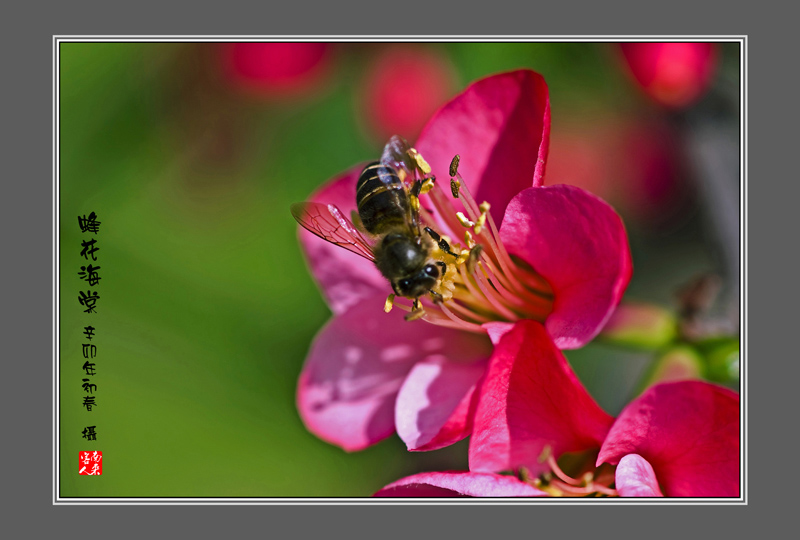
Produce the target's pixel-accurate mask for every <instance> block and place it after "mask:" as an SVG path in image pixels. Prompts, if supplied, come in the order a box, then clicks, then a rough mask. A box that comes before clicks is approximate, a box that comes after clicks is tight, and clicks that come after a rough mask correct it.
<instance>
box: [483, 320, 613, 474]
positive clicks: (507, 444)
mask: <svg viewBox="0 0 800 540" xmlns="http://www.w3.org/2000/svg"><path fill="white" fill-rule="evenodd" d="M479 392H480V398H479V401H478V407H477V410H476V412H475V422H474V427H473V430H472V440H471V441H470V447H469V467H470V470H472V471H478V472H497V471H505V470H511V469H514V468H517V467H521V466H524V467H526V468H528V470H529V471H530V473H531V474H534V475H536V474H538V473H540V472H543V471H544V470H547V469H548V468H549V467H548V465H547V464H546V463H544V464H543V463H540V462H539V457H540V456H541V455H542V452H543V451H544V449H545V447H547V446H549V447H550V448H551V451H552V453H553V455H554V456H555V457H556V458H557V457H558V456H559V455H560V454H562V453H564V452H578V451H583V450H589V449H592V448H599V447H600V444H601V443H602V441H603V439H604V437H605V435H606V433H607V432H608V429H609V427H610V426H611V424H612V422H613V421H614V419H613V418H612V417H611V416H609V415H608V414H606V413H605V412H604V411H603V410H602V409H601V408H600V407H599V406H598V405H597V403H596V402H595V401H594V400H593V399H592V397H591V396H590V395H589V394H588V393H587V392H586V389H585V388H584V387H583V385H581V383H580V381H579V380H578V378H577V376H576V375H575V373H574V372H573V371H572V369H571V368H570V367H569V364H567V361H566V359H565V358H564V356H563V355H562V354H561V351H559V350H558V349H557V348H556V347H555V345H554V344H553V342H552V340H551V339H550V336H549V335H548V333H547V331H546V330H545V328H544V327H543V326H542V325H541V324H539V323H537V322H535V321H530V320H522V321H519V322H517V323H516V325H514V328H513V329H512V330H511V331H509V332H507V333H506V334H505V335H504V336H503V337H502V338H501V339H500V342H499V344H498V345H497V346H496V347H495V350H494V354H493V355H492V358H491V360H489V368H488V369H487V372H486V375H485V378H484V382H483V383H482V384H481V387H480V389H479Z"/></svg>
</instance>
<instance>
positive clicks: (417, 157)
mask: <svg viewBox="0 0 800 540" xmlns="http://www.w3.org/2000/svg"><path fill="white" fill-rule="evenodd" d="M408 155H409V156H411V157H412V158H413V159H414V161H415V162H416V164H417V168H418V169H419V170H420V171H422V172H423V174H426V175H427V174H431V166H430V165H428V162H427V161H425V159H424V158H423V157H422V154H420V153H419V152H417V149H416V148H409V149H408Z"/></svg>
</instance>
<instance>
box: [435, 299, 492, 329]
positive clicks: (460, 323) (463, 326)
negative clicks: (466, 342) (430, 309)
mask: <svg viewBox="0 0 800 540" xmlns="http://www.w3.org/2000/svg"><path fill="white" fill-rule="evenodd" d="M438 307H439V309H441V310H442V313H444V314H445V315H447V317H448V318H449V319H451V320H452V321H454V322H455V323H457V324H458V326H459V328H461V329H463V330H469V331H471V332H483V327H482V326H481V325H479V324H475V323H471V322H468V321H465V320H464V319H460V318H459V317H457V316H456V315H455V314H454V313H453V312H452V311H450V310H449V309H448V308H447V306H445V305H444V304H440V305H439V306H438Z"/></svg>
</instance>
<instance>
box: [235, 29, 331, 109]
mask: <svg viewBox="0 0 800 540" xmlns="http://www.w3.org/2000/svg"><path fill="white" fill-rule="evenodd" d="M331 49H332V45H331V44H330V43H272V42H271V43H223V44H222V45H221V60H222V64H223V68H224V70H225V73H226V74H227V76H228V78H229V79H230V81H231V82H232V83H233V84H235V85H236V86H237V87H239V88H241V89H242V90H244V91H246V92H249V93H251V94H253V95H257V96H261V97H268V98H286V97H294V96H297V95H298V94H304V93H308V92H310V91H312V90H313V89H314V87H315V86H316V85H318V83H319V82H320V81H321V80H323V79H324V77H325V75H326V74H327V72H328V71H329V64H330V60H331V56H332V51H331Z"/></svg>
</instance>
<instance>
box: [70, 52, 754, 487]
mask: <svg viewBox="0 0 800 540" xmlns="http://www.w3.org/2000/svg"><path fill="white" fill-rule="evenodd" d="M637 45H638V46H637ZM59 47H60V50H59V61H60V63H59V81H58V83H59V92H60V94H59V111H58V115H59V117H58V118H59V128H60V131H59V135H60V148H59V173H60V179H59V192H58V208H59V211H60V219H59V223H58V232H59V247H60V259H59V261H58V265H59V270H60V276H59V284H60V313H59V316H60V321H59V323H60V325H59V331H60V341H59V351H60V381H58V382H59V388H60V403H59V422H60V468H61V469H60V473H61V476H60V488H61V492H60V495H61V496H62V497H352V496H358V497H365V496H369V495H371V494H372V493H374V492H375V491H377V490H378V489H380V488H381V487H383V486H384V485H385V484H387V483H389V482H391V481H393V480H395V479H397V478H399V477H402V476H406V475H409V474H413V473H415V472H420V471H424V470H447V469H465V468H466V467H467V441H462V442H461V443H459V444H457V445H454V446H453V447H450V448H446V449H443V450H438V451H435V452H427V453H409V452H407V451H406V450H405V447H404V445H403V444H402V442H401V441H400V440H399V439H398V438H397V437H396V436H393V437H390V438H389V439H387V440H385V441H383V442H382V443H380V444H377V445H376V446H374V447H372V448H370V449H367V450H365V451H362V452H358V453H353V454H348V453H345V452H344V451H342V450H341V449H339V448H337V447H334V446H331V445H329V444H327V443H325V442H323V441H321V440H319V439H317V438H316V437H314V436H313V435H311V434H310V433H308V432H307V431H306V429H305V428H304V426H303V424H302V422H301V421H300V419H299V416H298V413H297V411H296V408H295V402H294V400H295V387H296V383H297V378H298V375H299V373H300V370H301V368H302V365H303V361H304V358H305V355H306V352H307V351H308V348H309V346H310V343H311V340H312V339H313V337H314V335H315V334H316V332H317V331H318V330H319V328H320V327H321V326H322V325H323V324H324V323H325V322H326V320H327V319H328V318H329V316H330V312H329V311H328V308H327V307H326V305H325V303H324V301H323V300H322V297H321V295H320V293H319V291H318V290H317V288H316V286H315V284H314V282H313V280H312V279H311V277H310V275H309V273H308V271H307V269H306V266H305V262H304V259H303V255H302V253H301V251H300V249H299V245H298V242H297V238H296V235H297V226H296V224H295V221H294V220H293V219H292V217H291V214H290V213H289V206H290V204H291V203H293V202H298V201H302V200H304V199H306V198H307V196H308V195H309V194H310V193H311V192H312V191H313V190H315V189H316V188H318V187H319V186H320V185H321V184H322V183H323V182H325V181H327V180H328V179H330V178H332V177H333V176H335V175H336V174H338V173H340V172H342V171H344V170H345V169H347V168H349V167H351V166H353V165H354V164H356V163H358V162H362V161H367V160H372V159H375V158H377V157H378V156H379V154H380V151H381V149H382V147H383V145H384V143H385V142H386V140H387V139H388V137H389V136H390V135H392V134H395V133H396V134H399V135H402V136H404V137H406V138H407V139H408V140H409V141H413V140H414V139H415V138H416V136H417V135H418V133H419V131H420V129H421V128H422V126H423V125H424V124H425V122H426V121H427V120H428V119H429V118H430V116H431V115H432V113H433V112H434V111H435V110H436V109H437V108H438V107H439V106H441V105H443V104H444V103H445V102H446V101H447V100H449V99H450V98H452V97H453V96H454V95H456V94H457V93H458V92H460V91H461V90H462V89H463V88H464V87H465V86H466V85H467V84H469V83H470V82H472V81H474V80H476V79H478V78H481V77H484V76H486V75H490V74H492V73H497V72H500V71H506V70H511V69H518V68H530V69H534V70H536V71H538V72H540V73H541V74H543V75H544V77H545V79H546V81H547V83H548V85H549V88H550V100H551V109H552V134H551V144H550V156H549V159H548V165H547V173H546V177H545V181H546V183H548V184H558V183H569V184H575V185H578V186H580V187H583V188H585V189H588V190H589V191H592V192H594V193H596V194H597V195H599V196H601V197H602V198H604V199H606V200H607V201H608V202H610V203H611V204H612V205H613V206H614V207H615V208H616V209H617V211H618V212H619V213H620V214H621V215H622V217H623V219H624V221H625V224H626V227H627V229H628V233H629V237H630V243H631V249H632V253H633V260H634V275H633V279H632V282H631V284H630V287H629V288H628V291H627V293H626V296H625V300H626V301H641V302H648V303H652V304H655V305H658V306H660V307H662V308H664V309H665V310H666V313H671V314H675V313H683V314H684V315H686V314H687V313H689V311H691V309H692V306H694V304H697V303H698V302H699V303H700V304H701V306H700V308H697V309H695V312H698V311H702V312H703V314H705V315H708V316H709V320H711V321H712V322H713V323H714V324H716V325H717V326H719V327H720V328H723V330H722V334H724V335H725V336H727V337H726V338H725V339H723V340H722V341H719V340H717V341H714V342H713V343H714V344H713V345H708V344H707V343H706V344H705V345H703V346H698V347H695V348H694V349H693V352H690V354H689V355H688V356H690V357H691V356H692V354H695V353H698V351H699V353H698V354H700V356H702V357H703V359H702V360H703V361H704V362H706V364H703V365H704V366H705V367H704V368H703V370H705V371H703V375H704V376H706V378H710V379H712V380H717V381H718V382H722V383H724V384H728V385H730V386H732V387H734V388H738V338H736V337H735V336H736V332H737V329H736V323H737V322H738V291H739V286H738V283H739V200H740V196H739V193H740V185H739V121H740V118H739V113H740V109H739V99H740V96H739V77H740V67H741V66H740V44H739V43H735V42H733V43H695V44H677V43H676V44H671V45H670V46H669V47H663V46H661V45H660V44H646V45H642V44H631V43H629V44H624V45H623V46H620V44H616V43H344V42H340V43H238V44H236V43H211V42H205V43H177V42H175V43H97V42H87V43H78V42H62V43H60V45H59ZM90 212H95V213H96V215H97V220H98V221H99V222H100V223H101V225H100V228H99V231H98V232H97V234H95V235H92V234H90V233H82V232H81V230H80V228H79V225H78V223H76V217H78V216H85V215H88V214H89V213H90ZM91 238H94V239H96V244H95V245H94V247H96V248H99V250H98V251H96V252H95V257H96V258H97V261H96V262H95V261H91V260H90V261H89V263H91V264H93V265H95V266H99V267H100V268H99V270H97V272H98V274H97V275H98V276H99V277H100V278H101V280H100V281H99V282H97V283H96V284H95V285H94V286H90V285H89V283H87V282H86V281H81V279H80V277H79V276H78V272H79V271H80V269H81V268H80V267H81V266H85V265H87V264H88V263H87V261H86V260H85V259H84V257H82V256H81V250H82V246H81V242H82V241H85V240H89V239H91ZM708 274H712V275H713V276H714V277H713V278H708V279H706V281H703V282H700V283H706V286H705V287H704V286H699V288H698V287H696V288H695V293H694V295H693V296H692V295H691V294H690V295H689V296H690V298H689V299H688V300H687V296H686V294H684V295H683V296H680V295H677V292H678V291H680V290H684V291H685V290H686V289H685V286H686V284H687V283H691V282H692V280H694V279H695V278H696V277H697V276H701V275H708ZM709 279H710V283H711V284H712V285H713V286H712V287H711V288H713V289H715V290H716V291H718V293H719V294H717V295H716V296H714V295H710V300H708V301H707V302H705V303H704V302H703V301H698V300H697V297H698V296H700V297H703V295H704V293H705V292H707V289H708V288H709V286H707V284H708V283H709ZM87 290H92V291H95V292H97V293H99V296H100V297H99V298H98V300H97V303H96V304H95V307H96V311H97V312H96V313H92V314H87V313H84V311H83V310H84V309H85V307H84V306H82V305H81V304H80V303H79V301H78V295H79V292H80V291H87ZM698 291H699V292H698ZM681 298H682V300H681ZM701 300H702V298H701ZM692 302H694V304H692ZM687 310H688V311H687ZM694 314H696V313H690V315H694ZM685 318H686V317H684V319H685ZM87 325H92V326H93V327H94V328H95V330H94V333H95V336H94V337H93V339H92V341H91V344H93V345H95V346H96V357H95V358H94V359H92V360H90V361H93V362H94V363H95V364H96V367H95V370H96V374H95V375H93V376H92V377H91V381H90V382H91V383H92V384H95V385H96V387H95V388H94V389H93V390H94V391H93V393H92V395H93V396H94V397H95V406H94V407H93V409H92V411H91V412H89V411H87V410H86V408H85V407H84V406H83V404H82V403H83V399H84V397H85V396H87V395H88V394H87V392H86V391H85V390H84V388H83V387H82V379H84V378H86V377H87V376H86V374H85V372H84V371H83V370H82V369H81V366H82V365H83V364H84V362H85V361H86V359H84V357H83V353H82V344H84V343H89V342H88V341H87V340H86V338H85V337H84V334H83V331H84V327H85V326H87ZM719 343H722V345H720V346H719V347H718V346H717V345H719ZM629 345H630V344H629ZM633 345H634V346H630V347H620V346H619V344H618V343H617V344H613V343H609V342H608V341H604V340H598V341H597V342H595V343H592V344H590V345H588V346H587V347H585V348H583V349H581V350H577V351H569V352H568V353H567V356H568V358H569V360H570V362H571V364H572V365H573V367H574V368H575V370H576V371H577V373H578V376H579V377H580V378H581V380H582V381H583V382H584V384H585V385H586V386H587V388H588V389H589V391H590V392H591V393H592V395H593V396H594V397H595V399H597V400H598V402H599V403H600V405H601V406H602V407H604V408H605V409H606V410H607V411H608V412H609V413H611V414H617V413H618V412H619V411H620V410H621V408H622V407H623V406H624V405H625V403H627V402H628V401H629V400H630V399H631V398H632V397H633V396H634V395H635V393H636V392H637V391H638V389H640V388H641V385H642V381H643V380H644V379H647V377H648V376H652V373H653V370H654V369H656V368H657V367H658V366H659V365H660V364H659V362H663V359H664V358H665V357H667V356H669V355H670V354H672V355H674V354H675V351H676V349H675V348H674V347H673V348H670V347H669V346H665V345H664V344H663V343H662V344H660V345H659V346H657V347H649V348H642V347H639V348H637V347H636V346H635V345H636V344H635V343H634V344H633ZM703 347H705V348H703ZM678 352H679V353H680V352H681V351H680V350H679V351H678ZM709 359H710V360H709ZM690 360H691V359H690ZM708 362H710V364H709V363H708ZM714 362H717V364H714ZM690 363H691V361H690ZM709 365H710V366H712V367H711V368H709V367H708V366H709ZM714 365H716V366H717V367H716V368H714V367H713V366H714ZM720 366H721V367H720ZM712 368H713V369H712ZM714 369H716V370H717V371H714ZM720 369H722V370H723V371H724V373H722V372H720ZM725 370H727V371H725ZM701 371H702V370H701ZM88 426H95V432H96V437H97V439H96V440H95V441H89V440H87V439H85V438H83V437H82V432H83V431H84V429H85V428H86V427H88ZM82 450H101V451H102V452H103V458H104V469H103V474H102V476H100V477H87V476H79V475H78V474H77V473H76V471H75V467H76V466H77V463H76V461H77V454H78V451H82Z"/></svg>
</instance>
